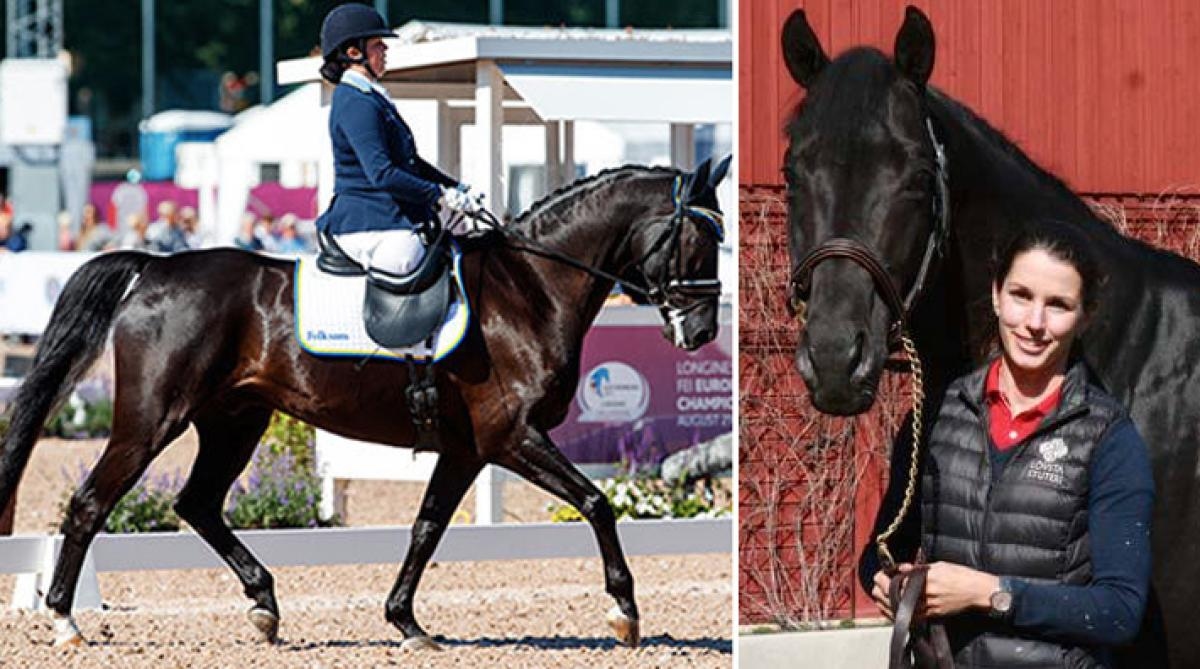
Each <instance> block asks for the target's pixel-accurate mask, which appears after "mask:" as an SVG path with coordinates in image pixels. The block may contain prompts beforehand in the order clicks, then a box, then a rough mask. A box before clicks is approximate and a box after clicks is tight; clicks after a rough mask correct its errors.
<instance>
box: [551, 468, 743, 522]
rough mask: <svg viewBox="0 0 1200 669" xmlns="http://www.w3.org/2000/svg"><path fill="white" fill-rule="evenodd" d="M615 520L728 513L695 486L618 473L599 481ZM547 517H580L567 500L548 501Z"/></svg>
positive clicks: (565, 519)
mask: <svg viewBox="0 0 1200 669" xmlns="http://www.w3.org/2000/svg"><path fill="white" fill-rule="evenodd" d="M599 488H600V490H601V492H603V493H604V495H605V497H607V498H608V503H609V505H611V506H612V509H613V514H614V515H616V517H617V520H621V519H622V518H717V517H720V516H726V515H729V509H728V508H727V507H721V506H717V505H716V504H715V503H714V502H713V501H710V500H709V499H707V498H706V496H704V495H702V494H698V493H697V492H696V490H695V489H694V488H693V489H687V488H684V487H674V488H672V487H670V486H668V485H667V484H666V483H664V482H663V480H662V479H660V478H656V477H650V476H642V475H627V474H623V475H619V476H616V477H614V478H611V479H605V480H603V481H601V482H600V483H599ZM548 510H549V511H550V514H551V515H550V520H551V521H553V522H556V523H561V522H574V521H580V520H583V515H582V514H580V513H579V511H578V510H576V509H575V507H573V506H571V505H569V504H550V505H549V507H548Z"/></svg>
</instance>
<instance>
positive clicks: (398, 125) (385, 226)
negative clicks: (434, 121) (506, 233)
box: [317, 3, 478, 277]
mask: <svg viewBox="0 0 1200 669" xmlns="http://www.w3.org/2000/svg"><path fill="white" fill-rule="evenodd" d="M393 36H394V33H393V32H392V31H391V30H388V28H387V25H386V24H385V23H384V20H383V17H381V16H380V15H379V14H378V13H377V12H376V11H375V10H374V9H372V8H370V7H368V6H366V5H360V4H355V3H350V4H345V5H341V6H339V7H336V8H334V9H333V10H332V11H330V12H329V14H328V15H327V16H326V17H325V21H324V23H323V24H322V25H321V54H322V56H323V57H324V61H325V62H324V64H323V65H322V66H321V76H322V77H324V78H325V79H326V80H327V81H329V82H330V83H332V84H334V85H335V86H336V88H334V91H333V102H332V104H331V105H330V111H329V136H330V142H331V143H332V145H333V164H334V186H333V192H334V199H333V202H332V204H330V206H329V208H328V209H327V210H326V211H325V212H324V213H323V214H321V216H320V217H319V218H318V219H317V229H318V230H320V231H321V232H323V233H328V234H330V235H332V236H333V237H334V239H335V240H336V242H337V245H338V246H339V247H340V248H341V249H342V250H343V251H345V252H346V253H347V254H348V255H350V257H351V258H353V259H355V260H356V261H358V263H359V264H360V265H362V266H363V267H370V268H371V270H372V273H379V272H382V273H383V275H384V276H385V277H386V276H389V275H390V276H392V277H401V276H404V275H407V274H409V273H411V272H412V271H413V270H415V269H416V268H417V266H418V265H419V264H420V262H421V259H422V257H423V256H424V250H425V245H424V243H423V242H422V240H421V236H420V234H418V233H419V230H420V228H421V227H422V226H425V225H428V224H429V223H431V222H436V221H437V207H438V205H439V204H440V205H442V206H444V207H446V208H447V209H449V210H451V211H456V212H464V213H472V212H474V211H475V210H477V208H478V206H477V204H476V203H475V201H474V199H472V198H471V196H470V195H469V194H468V190H469V188H468V187H467V186H465V185H464V184H460V183H459V182H458V181H456V180H455V179H453V178H451V177H449V176H447V175H445V174H443V173H442V172H441V170H439V169H437V168H436V167H434V166H433V165H430V164H429V163H427V162H425V161H424V160H422V159H421V157H420V156H419V155H417V146H416V142H415V141H414V139H413V134H412V131H411V130H409V127H408V124H406V123H405V122H404V119H403V118H401V117H400V114H399V113H398V112H397V111H396V107H395V105H393V104H392V102H391V100H389V99H388V95H387V91H386V90H385V89H384V88H383V87H382V86H380V85H379V83H378V82H379V79H380V77H381V76H383V72H384V68H385V66H386V58H387V44H385V43H384V41H383V38H384V37H393Z"/></svg>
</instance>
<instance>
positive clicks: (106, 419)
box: [83, 399, 113, 437]
mask: <svg viewBox="0 0 1200 669" xmlns="http://www.w3.org/2000/svg"><path fill="white" fill-rule="evenodd" d="M84 412H85V418H84V421H83V430H84V431H85V432H87V434H88V436H89V437H107V436H108V435H110V434H112V422H113V404H112V400H108V399H102V400H99V401H97V402H94V403H92V404H89V405H87V406H86V407H84Z"/></svg>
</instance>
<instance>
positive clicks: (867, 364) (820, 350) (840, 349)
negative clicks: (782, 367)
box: [796, 331, 883, 416]
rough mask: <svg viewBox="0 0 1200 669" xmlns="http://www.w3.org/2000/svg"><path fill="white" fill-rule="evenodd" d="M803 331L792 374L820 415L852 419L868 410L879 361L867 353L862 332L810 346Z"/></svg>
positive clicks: (809, 341)
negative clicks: (825, 414) (800, 383)
mask: <svg viewBox="0 0 1200 669" xmlns="http://www.w3.org/2000/svg"><path fill="white" fill-rule="evenodd" d="M809 334H810V333H809V331H806V332H805V333H804V335H803V336H802V337H801V340H800V343H799V345H798V346H797V347H796V371H797V372H799V374H800V378H801V379H803V380H804V384H805V385H806V386H808V391H809V395H810V398H811V399H812V403H813V406H814V407H816V409H817V410H818V411H820V412H821V413H827V414H832V415H835V416H853V415H857V414H860V413H863V412H864V411H866V410H867V409H870V408H871V405H872V404H873V403H874V402H875V386H876V384H877V383H878V381H879V375H880V371H881V370H882V367H883V364H882V363H883V361H882V360H876V359H875V356H874V355H872V352H871V351H870V350H869V346H868V344H867V342H868V339H867V337H866V335H865V333H863V332H861V331H860V332H859V333H857V334H856V335H855V336H854V337H850V338H847V339H839V340H834V341H830V342H827V343H822V344H814V343H813V340H812V338H811V337H810V336H809Z"/></svg>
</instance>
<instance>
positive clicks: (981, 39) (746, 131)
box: [738, 0, 1200, 195]
mask: <svg viewBox="0 0 1200 669" xmlns="http://www.w3.org/2000/svg"><path fill="white" fill-rule="evenodd" d="M910 3H911V4H916V5H918V6H920V7H921V9H922V10H923V11H924V12H925V13H926V15H927V16H929V18H930V20H931V21H932V22H933V26H934V31H935V34H936V35H937V59H936V64H935V66H934V72H933V80H932V82H933V84H934V85H935V86H937V87H938V88H940V89H941V90H943V91H945V92H946V93H948V94H950V95H951V96H953V97H955V98H957V99H958V100H960V101H962V102H964V103H966V104H967V105H968V106H969V107H971V108H972V109H973V110H975V112H976V113H978V114H979V115H980V116H982V117H983V118H985V119H987V120H988V122H990V123H991V124H992V125H993V126H995V127H997V128H998V129H1000V130H1001V131H1003V132H1004V133H1005V135H1007V136H1008V137H1009V138H1010V139H1012V140H1013V141H1014V142H1015V143H1016V144H1017V145H1018V146H1019V147H1021V148H1022V149H1023V150H1024V151H1025V152H1026V153H1028V154H1029V156H1030V157H1031V158H1033V160H1034V161H1036V162H1037V163H1038V164H1040V165H1041V166H1043V167H1045V168H1047V169H1049V170H1050V171H1051V172H1053V173H1055V174H1056V175H1058V176H1060V177H1062V178H1063V179H1065V180H1066V182H1067V184H1068V185H1070V186H1071V187H1072V189H1074V190H1075V191H1078V192H1083V193H1095V194H1101V193H1103V194H1113V193H1140V194H1151V195H1157V194H1159V193H1162V192H1164V191H1171V190H1175V189H1178V188H1181V187H1195V186H1197V185H1200V122H1197V119H1196V110H1197V109H1200V3H1196V2H1195V1H1194V0H1054V1H1053V2H1049V1H1047V0H917V1H915V2H914V1H913V0H800V1H798V0H754V1H753V2H749V1H745V2H742V3H741V8H740V10H739V11H740V15H739V20H740V27H739V44H738V57H739V63H738V76H739V77H740V79H739V105H740V112H741V124H740V125H741V127H740V133H741V137H740V140H741V146H740V156H739V161H740V162H739V165H740V168H741V182H742V183H743V184H754V185H781V184H782V181H781V178H780V174H779V164H780V159H781V156H782V155H783V151H784V147H785V143H784V138H783V126H784V124H785V123H786V120H787V117H788V115H789V114H790V113H791V110H792V109H793V108H794V106H795V104H796V103H797V102H798V101H799V100H800V99H801V95H802V94H801V91H800V89H799V87H798V86H797V85H796V84H795V82H793V81H792V79H791V77H790V76H789V75H788V73H787V68H786V67H785V66H784V64H783V58H782V56H781V53H780V40H779V32H780V28H781V27H782V25H783V22H784V21H785V20H786V19H787V17H788V15H789V14H790V13H791V12H792V10H793V9H795V8H797V7H803V8H804V9H805V11H806V12H807V13H808V17H809V22H810V23H811V24H812V26H813V29H814V31H815V32H816V34H817V36H818V38H820V40H821V43H822V45H823V46H824V47H825V50H826V53H828V54H829V55H830V56H831V57H833V56H834V55H836V54H837V53H840V52H841V51H843V50H845V49H846V48H848V47H851V46H855V45H859V44H870V45H873V46H876V47H879V48H880V49H882V50H883V51H884V53H887V54H891V51H892V44H893V41H894V40H895V36H896V31H897V29H898V28H899V27H900V23H901V20H902V19H903V16H904V7H905V6H906V5H907V4H910Z"/></svg>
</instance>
